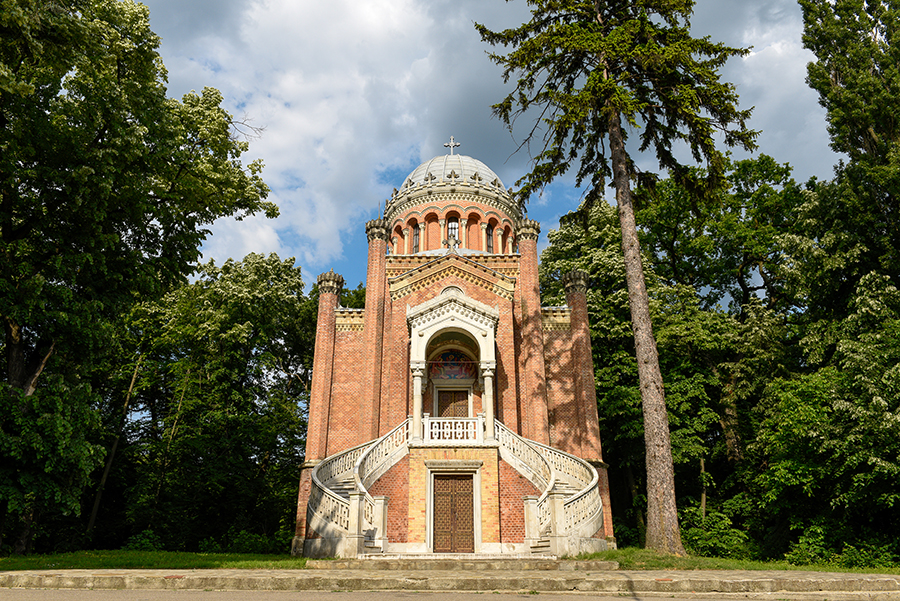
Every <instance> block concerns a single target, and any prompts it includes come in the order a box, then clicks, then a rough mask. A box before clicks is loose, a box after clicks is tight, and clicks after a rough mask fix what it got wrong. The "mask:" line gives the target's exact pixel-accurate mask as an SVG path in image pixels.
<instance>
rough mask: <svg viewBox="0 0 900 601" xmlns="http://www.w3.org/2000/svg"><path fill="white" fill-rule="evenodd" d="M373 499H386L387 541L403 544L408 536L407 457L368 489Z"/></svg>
mask: <svg viewBox="0 0 900 601" xmlns="http://www.w3.org/2000/svg"><path fill="white" fill-rule="evenodd" d="M369 494H371V495H372V496H373V497H388V525H387V536H388V541H389V542H392V543H405V542H407V541H408V540H409V539H408V534H409V455H407V456H406V457H404V458H403V459H401V460H400V461H398V462H397V464H396V465H395V466H393V467H392V468H391V469H389V470H388V471H387V473H386V474H384V475H383V476H382V477H381V478H379V479H378V481H377V482H375V483H374V484H373V485H372V486H371V487H370V488H369Z"/></svg>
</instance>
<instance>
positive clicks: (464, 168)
mask: <svg viewBox="0 0 900 601" xmlns="http://www.w3.org/2000/svg"><path fill="white" fill-rule="evenodd" d="M441 182H445V183H457V182H469V183H476V182H480V183H482V184H484V185H488V186H494V187H496V188H499V189H500V190H505V188H504V187H503V182H501V181H500V178H499V177H497V174H496V173H494V172H493V171H491V169H490V168H489V167H488V166H487V165H485V164H484V163H482V162H481V161H479V160H478V159H473V158H472V157H468V156H465V155H462V154H453V155H450V154H445V155H444V156H438V157H434V158H433V159H431V160H429V161H425V162H424V163H422V164H421V165H419V166H418V167H416V168H415V169H414V170H413V172H412V173H410V174H409V177H407V178H406V179H405V180H404V182H403V186H404V188H406V187H408V186H409V185H410V184H411V185H412V186H415V185H418V184H429V183H441Z"/></svg>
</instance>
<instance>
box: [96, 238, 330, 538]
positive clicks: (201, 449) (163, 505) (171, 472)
mask: <svg viewBox="0 0 900 601" xmlns="http://www.w3.org/2000/svg"><path fill="white" fill-rule="evenodd" d="M293 262H294V261H293V259H288V260H284V261H282V260H280V259H279V258H278V257H277V256H275V255H270V256H268V257H265V256H262V255H256V254H250V255H248V256H247V257H245V258H244V260H243V261H233V260H229V261H227V262H226V263H225V264H224V265H222V266H221V267H217V266H216V265H214V264H213V263H212V262H210V263H206V264H204V265H201V266H200V269H199V277H198V279H197V280H196V281H195V282H193V283H190V284H185V285H184V286H182V287H180V288H178V289H176V290H175V291H173V292H171V293H169V294H167V295H166V296H165V297H164V298H163V299H162V300H161V301H159V302H148V303H144V304H142V305H140V306H139V307H137V308H135V310H134V311H133V312H132V314H131V316H130V317H129V320H128V321H129V339H130V341H129V342H128V345H132V349H133V350H132V352H133V353H134V354H135V355H139V356H140V357H141V358H142V362H141V364H140V365H139V366H138V368H137V370H135V365H134V363H132V365H130V366H128V368H127V369H123V370H122V373H121V376H120V378H121V379H120V389H121V390H122V391H123V392H122V393H121V394H120V395H119V396H118V398H120V399H124V398H125V396H126V395H125V392H124V391H125V389H126V388H127V387H128V385H129V382H130V380H131V378H132V375H133V374H134V373H137V378H136V382H135V385H134V393H133V399H132V401H131V403H132V408H133V411H131V412H130V415H132V416H133V420H134V421H133V422H132V423H131V424H129V426H128V428H127V429H126V432H127V435H128V436H127V438H128V441H127V442H128V444H127V446H126V448H125V449H124V450H123V453H122V461H123V462H124V466H122V468H121V470H120V472H119V475H118V477H120V478H121V477H124V478H126V479H127V483H125V484H124V485H123V484H122V483H114V486H115V487H116V489H117V490H124V495H125V497H126V503H125V506H126V507H125V508H124V509H123V511H125V512H126V515H125V519H126V521H127V523H128V524H129V528H130V529H131V531H132V533H134V534H137V533H140V532H142V531H144V530H145V529H148V528H150V529H152V530H153V531H154V532H155V533H156V535H158V536H159V537H160V538H161V540H162V541H163V543H164V545H165V546H166V547H167V548H173V549H181V548H193V549H196V548H198V546H199V544H200V542H202V541H204V540H207V539H213V540H216V541H218V543H219V544H225V543H226V539H227V538H229V537H235V536H238V534H239V533H240V532H241V531H246V532H249V533H253V534H254V535H265V536H267V537H268V538H269V540H272V539H273V537H275V536H276V534H277V533H278V532H279V529H281V528H282V526H285V529H284V531H285V532H288V531H289V529H288V528H287V526H288V525H289V524H288V523H289V522H290V520H291V518H292V509H291V508H292V507H293V503H292V499H293V497H294V495H295V494H296V491H295V488H296V482H297V478H298V477H299V474H298V473H297V469H298V467H299V465H300V464H301V463H302V456H303V448H304V443H305V434H306V413H305V412H306V401H307V398H308V395H307V390H308V386H309V378H310V377H311V366H312V364H311V357H312V351H311V349H312V347H313V340H312V338H311V337H310V336H309V332H308V331H307V327H306V323H305V320H306V317H305V316H306V314H307V313H308V304H309V303H308V300H307V299H306V297H305V296H304V294H303V282H302V280H301V278H300V270H299V268H296V267H294V265H293ZM198 507H202V508H203V511H198ZM117 519H120V518H119V516H116V515H115V514H113V515H106V516H104V515H103V513H102V512H101V515H100V516H99V520H100V521H101V522H103V521H104V520H106V523H110V521H111V520H117ZM98 530H103V529H102V528H99V527H98ZM123 534H124V533H122V532H118V533H114V535H113V537H111V538H114V537H119V538H120V537H122V536H123ZM288 538H289V537H288ZM105 544H114V542H113V541H112V540H110V541H109V542H107V543H105ZM119 544H121V543H119ZM285 544H286V543H285ZM225 546H227V544H225Z"/></svg>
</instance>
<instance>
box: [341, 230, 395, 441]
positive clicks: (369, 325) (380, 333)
mask: <svg viewBox="0 0 900 601" xmlns="http://www.w3.org/2000/svg"><path fill="white" fill-rule="evenodd" d="M388 236H390V225H389V224H388V222H387V221H385V220H384V219H373V220H372V221H369V222H366V237H367V238H368V239H369V261H368V268H367V270H366V308H365V313H364V317H363V362H362V363H363V364H362V366H361V368H362V372H361V375H362V384H363V385H362V404H361V406H360V423H359V430H358V432H359V438H358V440H357V444H362V443H364V442H366V441H369V440H374V439H376V438H378V430H379V413H380V412H379V410H380V405H381V378H382V369H381V368H382V363H381V360H382V355H383V350H384V311H385V290H386V280H387V274H386V272H385V266H386V264H387V259H386V257H387V240H388ZM348 367H349V368H351V369H352V368H353V366H348Z"/></svg>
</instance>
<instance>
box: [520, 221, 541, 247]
mask: <svg viewBox="0 0 900 601" xmlns="http://www.w3.org/2000/svg"><path fill="white" fill-rule="evenodd" d="M540 235H541V224H540V223H538V222H537V221H535V220H534V219H523V220H522V221H520V222H519V227H517V228H516V239H517V240H534V241H535V242H537V239H538V236H540Z"/></svg>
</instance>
